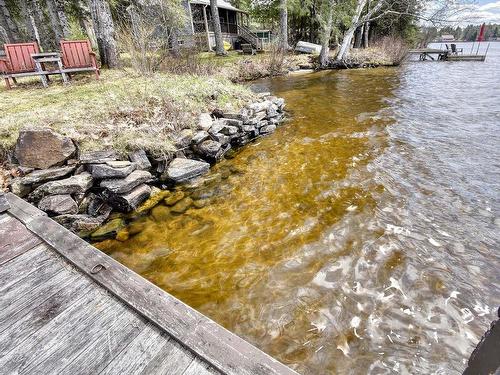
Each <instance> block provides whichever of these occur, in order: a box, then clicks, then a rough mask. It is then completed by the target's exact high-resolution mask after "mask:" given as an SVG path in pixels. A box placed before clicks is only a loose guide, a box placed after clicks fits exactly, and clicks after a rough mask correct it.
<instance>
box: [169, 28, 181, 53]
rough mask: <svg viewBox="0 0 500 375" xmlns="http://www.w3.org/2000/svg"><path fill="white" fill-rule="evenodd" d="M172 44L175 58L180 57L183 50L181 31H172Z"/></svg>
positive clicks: (174, 29) (173, 29)
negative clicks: (180, 38) (181, 46)
mask: <svg viewBox="0 0 500 375" xmlns="http://www.w3.org/2000/svg"><path fill="white" fill-rule="evenodd" d="M170 42H171V44H172V54H173V55H174V56H175V57H178V56H180V54H181V50H180V47H179V30H178V29H177V28H176V27H174V28H172V30H171V31H170Z"/></svg>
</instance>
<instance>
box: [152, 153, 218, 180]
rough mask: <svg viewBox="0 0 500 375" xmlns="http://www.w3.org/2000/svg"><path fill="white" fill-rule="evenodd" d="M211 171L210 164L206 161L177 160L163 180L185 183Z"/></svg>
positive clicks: (173, 162) (172, 163)
mask: <svg viewBox="0 0 500 375" xmlns="http://www.w3.org/2000/svg"><path fill="white" fill-rule="evenodd" d="M209 169H210V164H208V163H206V162H204V161H198V160H191V159H181V158H176V159H174V160H173V161H172V162H171V163H170V164H169V166H168V167H167V170H166V172H165V173H164V174H163V175H162V180H164V181H165V180H171V181H174V182H177V183H178V182H184V181H188V180H190V179H192V178H195V177H198V176H201V175H203V174H205V173H207V172H208V170H209Z"/></svg>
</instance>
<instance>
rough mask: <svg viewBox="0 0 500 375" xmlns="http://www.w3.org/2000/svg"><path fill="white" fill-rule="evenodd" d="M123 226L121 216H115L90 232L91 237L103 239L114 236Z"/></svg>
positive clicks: (123, 222)
mask: <svg viewBox="0 0 500 375" xmlns="http://www.w3.org/2000/svg"><path fill="white" fill-rule="evenodd" d="M124 226H125V221H124V220H123V219H122V218H116V219H113V220H110V221H108V222H107V223H106V224H104V225H103V226H102V227H100V228H99V229H97V230H96V231H94V232H92V234H91V235H90V237H91V238H92V239H94V240H95V239H104V238H109V237H114V236H116V234H117V232H118V231H119V230H120V229H122V228H123V227H124Z"/></svg>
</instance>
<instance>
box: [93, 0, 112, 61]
mask: <svg viewBox="0 0 500 375" xmlns="http://www.w3.org/2000/svg"><path fill="white" fill-rule="evenodd" d="M89 1H90V14H91V16H92V22H93V24H94V31H95V35H96V39H97V46H98V48H99V56H100V57H101V64H102V65H105V66H107V67H108V68H115V67H117V66H118V49H117V48H116V40H115V26H114V23H113V19H112V18H111V10H110V9H109V4H108V3H107V1H106V0H89Z"/></svg>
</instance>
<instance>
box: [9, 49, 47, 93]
mask: <svg viewBox="0 0 500 375" xmlns="http://www.w3.org/2000/svg"><path fill="white" fill-rule="evenodd" d="M4 48H5V55H6V58H2V59H0V73H1V74H2V76H3V78H4V79H5V83H6V85H7V88H8V89H10V88H11V86H10V82H9V78H12V80H13V81H14V82H15V77H22V76H30V75H36V74H37V73H35V63H34V61H33V59H32V58H31V54H32V53H40V48H39V47H38V44H37V43H36V42H31V43H15V44H4Z"/></svg>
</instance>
